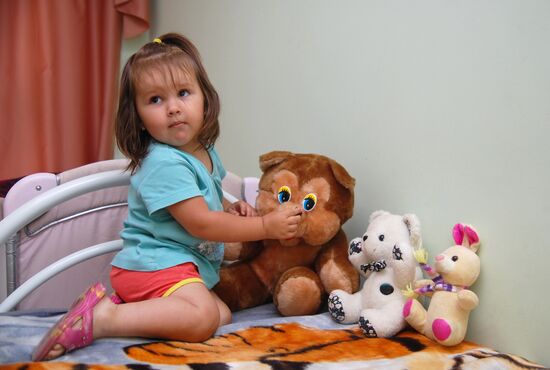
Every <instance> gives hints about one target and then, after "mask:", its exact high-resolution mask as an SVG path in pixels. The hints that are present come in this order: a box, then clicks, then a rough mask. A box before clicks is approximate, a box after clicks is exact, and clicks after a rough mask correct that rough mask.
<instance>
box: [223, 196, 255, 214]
mask: <svg viewBox="0 0 550 370" xmlns="http://www.w3.org/2000/svg"><path fill="white" fill-rule="evenodd" d="M225 211H226V212H228V213H231V214H232V215H235V216H244V217H254V216H257V213H256V209H254V207H252V206H251V205H250V204H248V203H246V202H245V201H243V200H239V201H236V202H235V203H231V204H230V205H229V206H228V207H227V208H226V209H225Z"/></svg>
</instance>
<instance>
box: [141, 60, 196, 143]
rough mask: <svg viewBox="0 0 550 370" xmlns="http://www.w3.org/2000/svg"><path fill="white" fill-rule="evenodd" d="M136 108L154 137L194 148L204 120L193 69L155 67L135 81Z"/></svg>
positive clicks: (165, 141)
mask: <svg viewBox="0 0 550 370" xmlns="http://www.w3.org/2000/svg"><path fill="white" fill-rule="evenodd" d="M135 87H136V102H135V103H136V108H137V112H138V114H139V117H140V118H141V121H142V122H143V125H144V127H145V129H146V130H147V131H148V132H149V134H150V135H151V136H152V137H153V138H154V139H155V140H157V141H159V142H162V143H165V144H168V145H171V146H173V147H176V148H178V149H180V150H184V151H186V152H189V153H191V152H193V151H195V150H196V149H197V148H198V147H199V146H198V144H199V143H198V140H197V137H198V133H199V132H200V129H201V127H202V125H203V120H204V95H203V93H202V90H201V88H200V86H199V83H198V81H197V78H196V76H195V74H194V73H187V72H185V71H183V70H174V69H168V68H167V69H166V70H156V71H154V72H153V73H148V74H146V75H144V76H142V78H140V79H139V81H137V82H136V86H135Z"/></svg>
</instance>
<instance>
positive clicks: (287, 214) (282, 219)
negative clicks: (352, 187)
mask: <svg viewBox="0 0 550 370" xmlns="http://www.w3.org/2000/svg"><path fill="white" fill-rule="evenodd" d="M167 209H168V212H169V213H170V214H171V215H172V217H174V218H175V219H176V221H178V223H179V224H180V225H181V226H182V227H183V228H184V229H185V230H187V231H188V232H189V233H190V234H191V235H193V236H195V237H197V238H200V239H204V240H211V241H220V242H244V241H252V240H261V239H290V238H293V237H295V236H296V233H297V231H298V223H299V222H300V218H301V210H300V208H299V207H298V206H295V207H292V208H286V209H283V210H280V211H274V212H271V213H268V214H266V215H264V216H262V217H240V216H236V215H233V214H230V213H227V212H223V211H211V210H209V209H208V206H207V205H206V202H205V201H204V199H203V198H202V197H194V198H190V199H186V200H184V201H181V202H178V203H175V204H173V205H171V206H169V207H168V208H167Z"/></svg>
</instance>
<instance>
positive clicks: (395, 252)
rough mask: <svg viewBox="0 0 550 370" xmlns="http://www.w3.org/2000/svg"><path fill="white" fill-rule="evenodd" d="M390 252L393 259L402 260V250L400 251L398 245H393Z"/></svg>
mask: <svg viewBox="0 0 550 370" xmlns="http://www.w3.org/2000/svg"><path fill="white" fill-rule="evenodd" d="M392 254H393V259H394V260H397V261H402V260H403V252H402V251H401V248H399V246H398V245H394V246H393V251H392Z"/></svg>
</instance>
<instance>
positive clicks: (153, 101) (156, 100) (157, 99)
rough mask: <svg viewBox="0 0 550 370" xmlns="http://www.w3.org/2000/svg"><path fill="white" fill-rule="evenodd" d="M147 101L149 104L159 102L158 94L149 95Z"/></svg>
mask: <svg viewBox="0 0 550 370" xmlns="http://www.w3.org/2000/svg"><path fill="white" fill-rule="evenodd" d="M149 102H150V103H151V104H158V103H160V96H153V97H151V99H149Z"/></svg>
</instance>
